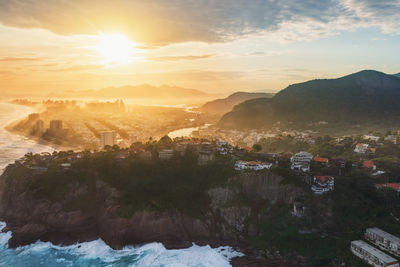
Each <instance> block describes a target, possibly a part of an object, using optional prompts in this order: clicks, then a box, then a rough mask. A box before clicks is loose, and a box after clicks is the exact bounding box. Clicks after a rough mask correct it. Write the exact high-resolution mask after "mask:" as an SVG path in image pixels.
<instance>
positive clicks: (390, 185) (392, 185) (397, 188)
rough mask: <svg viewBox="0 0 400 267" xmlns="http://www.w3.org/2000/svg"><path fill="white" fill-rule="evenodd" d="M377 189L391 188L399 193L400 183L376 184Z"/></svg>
mask: <svg viewBox="0 0 400 267" xmlns="http://www.w3.org/2000/svg"><path fill="white" fill-rule="evenodd" d="M375 186H376V188H378V189H381V188H383V187H389V188H392V189H393V190H396V191H398V190H399V189H400V183H386V184H376V185H375Z"/></svg>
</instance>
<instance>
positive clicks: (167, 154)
mask: <svg viewBox="0 0 400 267" xmlns="http://www.w3.org/2000/svg"><path fill="white" fill-rule="evenodd" d="M173 156H174V150H172V149H163V150H161V151H158V158H159V159H160V160H169V159H172V157H173Z"/></svg>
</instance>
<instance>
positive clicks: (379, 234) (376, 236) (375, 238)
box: [365, 227, 400, 256]
mask: <svg viewBox="0 0 400 267" xmlns="http://www.w3.org/2000/svg"><path fill="white" fill-rule="evenodd" d="M365 238H366V239H367V240H369V241H370V242H371V243H373V244H375V245H377V246H378V247H380V248H381V249H383V250H386V251H388V252H389V253H392V254H394V255H396V256H400V238H398V237H397V236H394V235H392V234H389V233H387V232H385V231H383V230H382V229H379V228H376V227H374V228H367V230H366V231H365Z"/></svg>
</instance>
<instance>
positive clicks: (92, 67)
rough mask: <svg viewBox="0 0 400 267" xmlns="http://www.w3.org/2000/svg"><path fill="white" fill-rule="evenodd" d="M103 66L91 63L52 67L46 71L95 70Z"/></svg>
mask: <svg viewBox="0 0 400 267" xmlns="http://www.w3.org/2000/svg"><path fill="white" fill-rule="evenodd" d="M102 68H104V65H100V64H91V65H73V66H71V67H66V68H60V69H52V70H46V71H52V72H73V71H87V70H97V69H102Z"/></svg>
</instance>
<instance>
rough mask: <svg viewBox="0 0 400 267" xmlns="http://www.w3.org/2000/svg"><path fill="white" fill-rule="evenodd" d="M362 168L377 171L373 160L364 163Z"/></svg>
mask: <svg viewBox="0 0 400 267" xmlns="http://www.w3.org/2000/svg"><path fill="white" fill-rule="evenodd" d="M362 166H363V167H364V168H368V169H372V170H376V165H374V162H373V161H372V160H366V161H364V162H363V164H362Z"/></svg>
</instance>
